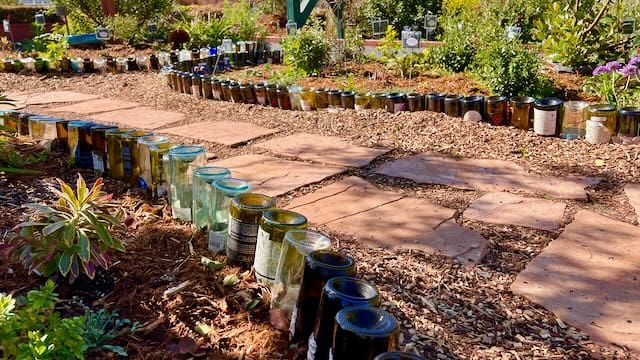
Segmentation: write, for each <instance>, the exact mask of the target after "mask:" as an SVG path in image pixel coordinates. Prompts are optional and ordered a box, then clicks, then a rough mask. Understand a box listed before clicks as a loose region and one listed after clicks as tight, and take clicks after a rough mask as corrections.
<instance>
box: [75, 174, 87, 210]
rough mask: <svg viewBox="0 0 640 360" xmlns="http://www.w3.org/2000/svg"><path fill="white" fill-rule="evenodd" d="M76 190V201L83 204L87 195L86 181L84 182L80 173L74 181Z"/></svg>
mask: <svg viewBox="0 0 640 360" xmlns="http://www.w3.org/2000/svg"><path fill="white" fill-rule="evenodd" d="M76 192H77V193H78V203H80V204H84V202H85V200H86V195H87V183H85V181H84V179H83V178H82V175H80V174H78V181H77V182H76Z"/></svg>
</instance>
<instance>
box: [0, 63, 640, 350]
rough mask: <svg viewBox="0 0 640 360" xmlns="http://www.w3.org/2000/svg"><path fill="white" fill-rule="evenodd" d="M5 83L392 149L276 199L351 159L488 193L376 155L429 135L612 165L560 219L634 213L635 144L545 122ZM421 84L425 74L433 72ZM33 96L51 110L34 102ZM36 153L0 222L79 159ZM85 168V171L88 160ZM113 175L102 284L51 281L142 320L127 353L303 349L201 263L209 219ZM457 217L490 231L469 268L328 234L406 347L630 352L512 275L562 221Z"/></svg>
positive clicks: (498, 152)
mask: <svg viewBox="0 0 640 360" xmlns="http://www.w3.org/2000/svg"><path fill="white" fill-rule="evenodd" d="M446 79H448V80H446ZM323 81H324V80H323ZM436 81H442V83H443V84H444V83H448V84H451V86H452V87H451V88H448V89H441V90H446V91H447V92H465V91H467V92H475V90H472V89H471V87H475V86H476V85H469V83H468V79H466V78H463V77H460V76H454V77H449V78H441V79H434V80H432V82H433V83H435V82H436ZM575 81H576V79H568V80H567V84H569V85H567V86H575V85H571V84H574V83H575ZM0 84H2V85H0V87H1V88H2V90H5V91H6V90H10V91H28V92H37V91H47V90H54V89H55V90H59V89H65V90H74V91H78V92H85V93H91V94H99V95H101V96H103V97H110V98H116V99H120V100H126V101H135V102H138V103H140V104H144V105H145V106H150V107H155V108H158V109H161V110H170V111H176V112H181V113H184V114H186V115H187V116H186V119H185V120H183V121H181V122H180V124H189V123H195V122H204V121H219V120H229V119H233V120H236V121H245V122H251V123H255V124H259V125H262V126H265V127H268V128H273V129H279V130H281V133H279V134H277V135H271V136H267V137H264V138H261V139H260V140H258V141H262V140H264V139H269V138H271V137H273V136H285V135H287V134H291V133H296V132H306V133H313V134H321V135H331V136H339V137H342V138H346V139H348V140H349V141H350V142H352V143H354V144H357V145H362V146H375V145H379V146H385V147H391V148H394V149H395V150H393V151H392V152H390V153H388V154H386V155H384V156H382V157H380V158H378V159H377V160H375V161H374V162H373V163H372V164H370V165H369V166H368V167H364V168H360V169H352V170H349V171H347V173H345V174H343V175H338V176H335V177H332V178H329V179H326V180H324V181H322V182H320V183H318V184H313V185H309V186H305V187H303V188H300V189H298V190H295V191H292V192H290V193H287V194H284V195H282V196H280V197H279V198H278V205H279V206H281V207H284V206H285V205H286V204H287V203H288V202H289V201H290V200H291V199H293V198H295V197H297V196H300V195H302V194H306V193H309V192H311V191H313V190H315V189H317V188H319V187H321V186H324V185H327V184H330V183H333V182H335V181H338V180H339V179H341V178H342V177H344V176H351V175H356V176H360V177H362V178H365V179H366V180H368V181H370V182H372V183H374V184H375V185H376V186H379V187H381V188H383V189H385V190H390V191H396V192H401V193H404V194H408V195H411V196H415V197H419V198H425V199H428V200H430V201H432V202H434V203H436V204H439V205H442V206H446V207H449V208H454V209H457V210H459V212H460V213H462V211H464V210H465V209H466V208H467V207H468V206H469V204H470V202H472V201H473V200H475V199H478V198H479V197H480V196H482V195H483V194H482V193H480V192H477V191H465V190H456V189H451V188H448V187H444V186H439V185H421V184H416V183H414V182H412V181H408V180H403V179H397V178H389V177H386V176H382V175H376V174H373V173H372V171H371V170H372V169H373V168H374V167H375V166H376V165H378V164H381V163H383V162H386V161H389V160H393V159H397V158H401V157H405V156H408V155H413V154H416V153H420V152H425V151H430V150H435V151H439V152H442V153H446V154H450V155H453V156H458V157H468V158H491V159H501V160H510V161H514V162H516V163H518V164H519V165H521V166H523V167H524V168H526V169H527V170H528V171H530V172H532V173H534V174H539V175H554V176H567V175H570V174H574V175H583V176H594V177H602V178H604V179H605V180H604V181H603V182H602V183H600V184H599V185H597V186H595V187H593V188H590V189H588V193H589V201H588V202H578V201H567V205H568V206H567V211H566V212H565V215H564V218H563V220H562V224H563V226H564V225H566V224H568V223H569V222H571V221H572V219H573V217H574V215H575V214H576V213H577V211H579V210H580V209H589V210H593V211H597V212H600V213H602V214H604V215H607V216H611V217H614V218H616V219H618V220H621V221H626V222H630V223H633V224H635V223H636V220H635V216H634V212H633V209H632V208H631V206H630V205H629V204H628V201H627V200H626V197H625V196H624V193H623V190H622V189H623V186H624V184H625V183H627V182H631V181H633V180H634V179H637V171H638V170H637V169H638V168H639V166H640V148H639V147H638V146H623V145H615V144H609V145H598V146H593V145H588V144H586V143H583V142H569V141H563V140H560V139H549V138H540V137H536V136H535V135H533V134H532V133H531V132H522V131H518V130H516V129H512V128H506V127H500V128H496V127H492V126H489V125H487V124H470V123H468V122H464V123H463V122H462V121H461V120H460V119H454V118H449V117H447V116H445V115H442V114H434V113H429V112H423V113H412V114H409V113H402V114H397V115H392V114H388V113H385V112H371V113H364V114H363V113H356V112H354V111H342V112H337V113H329V112H313V113H302V112H282V111H280V110H277V109H271V108H263V107H259V106H251V105H241V104H230V103H220V102H212V101H205V100H198V99H193V98H191V97H186V96H182V95H179V94H175V93H173V92H172V91H171V90H169V89H168V88H167V87H166V86H165V85H164V84H162V82H161V80H160V78H159V77H158V76H157V75H156V74H148V73H135V74H117V75H83V76H65V77H54V78H36V77H25V76H20V75H13V74H0ZM420 86H423V87H424V89H425V90H426V89H427V88H428V86H430V85H429V80H426V81H425V84H421V85H420ZM455 86H458V87H457V88H455ZM576 88H577V87H576ZM29 110H30V111H34V112H42V113H46V109H44V108H42V107H33V108H30V109H29ZM56 115H60V114H56ZM63 115H68V114H63ZM180 124H172V126H175V125H180ZM158 132H162V129H160V130H158ZM205 145H206V146H207V148H208V150H209V151H210V153H211V154H212V155H211V157H212V158H226V157H229V156H235V155H239V154H244V153H268V151H266V150H257V149H255V148H253V147H252V146H251V145H252V143H249V144H248V145H245V146H239V147H235V148H229V147H225V146H222V145H217V144H213V143H208V144H205ZM63 163H64V162H63ZM42 166H44V168H42V170H44V171H46V176H36V177H26V176H19V177H15V176H8V175H0V183H2V184H6V186H4V185H3V186H0V200H1V201H0V212H2V213H3V217H2V219H0V230H1V231H2V232H4V231H6V230H7V229H9V228H11V227H12V226H13V225H14V224H15V223H16V221H18V214H19V213H20V209H19V208H18V206H19V205H21V204H22V203H25V202H33V201H37V200H38V199H44V198H46V197H47V192H46V185H48V184H53V178H54V177H60V178H64V179H67V180H68V181H70V180H72V179H73V177H74V174H75V172H76V170H74V169H69V168H67V167H66V166H54V165H52V164H51V162H49V163H47V165H46V166H45V165H42ZM85 175H86V178H87V179H88V181H89V182H91V181H92V179H93V175H92V174H85ZM107 191H109V192H115V193H116V194H117V196H116V199H117V200H118V201H120V202H121V203H122V205H123V208H125V209H126V211H127V215H128V218H127V221H126V225H127V228H126V230H124V231H123V232H122V233H121V234H120V235H121V236H122V238H123V239H125V240H126V244H127V252H126V253H124V254H118V255H117V256H116V265H115V266H113V267H112V268H111V270H109V271H108V272H106V273H105V274H104V276H103V277H104V281H101V282H100V285H89V284H87V285H86V286H76V285H78V284H76V285H74V286H73V287H69V286H64V285H62V284H61V285H60V289H59V291H60V293H61V295H62V297H63V298H65V299H69V298H71V297H72V296H78V298H79V299H82V300H83V301H86V302H88V303H89V304H90V305H93V306H103V307H107V308H110V309H119V310H120V312H121V314H122V315H123V316H126V317H129V318H130V319H132V320H135V321H139V322H141V323H142V324H143V329H142V330H141V331H140V332H137V333H135V334H133V335H131V336H129V337H127V338H123V339H120V340H119V341H120V342H122V345H126V347H127V349H128V350H129V352H130V354H131V357H132V358H134V359H155V358H190V357H193V356H198V355H202V356H203V357H206V358H213V359H224V358H233V359H238V358H245V359H279V358H283V359H294V358H304V353H305V349H304V347H303V346H295V345H294V346H293V347H290V346H289V344H288V343H287V334H286V333H285V332H283V331H281V330H277V329H275V328H274V327H273V326H272V325H271V324H270V322H269V312H268V292H267V291H266V289H264V288H261V287H259V286H258V285H256V283H255V280H254V278H253V275H252V274H251V273H246V272H244V269H239V268H236V267H232V266H225V268H223V269H222V270H220V271H219V272H212V271H209V270H206V269H205V268H204V266H203V265H201V263H200V257H201V256H209V254H208V253H207V251H206V249H205V246H204V235H203V234H200V233H195V234H194V233H193V232H192V231H191V228H190V226H189V225H188V224H180V223H177V222H175V221H172V220H170V218H169V216H168V212H167V210H168V209H167V207H166V204H163V203H149V202H148V201H147V200H146V199H144V198H143V197H142V196H141V194H139V193H137V192H136V191H135V190H127V187H126V186H125V184H122V183H118V182H114V181H110V180H109V181H107ZM5 214H6V215H7V216H4V215H5ZM457 221H458V223H460V224H462V225H464V226H465V227H467V228H469V229H472V230H475V231H477V232H479V233H480V234H481V235H482V236H484V237H485V238H486V239H487V240H489V242H490V248H489V252H488V254H487V256H486V257H485V258H484V259H483V261H482V262H481V263H480V265H478V266H477V267H475V268H469V267H464V266H461V265H458V264H455V263H453V262H452V261H451V260H450V259H447V258H444V257H441V256H435V255H425V254H423V253H420V252H416V251H399V252H397V253H396V252H391V251H387V250H382V249H370V248H367V247H365V246H363V245H362V244H359V243H357V242H355V241H353V239H351V238H349V237H348V236H345V235H344V234H340V233H331V235H332V236H333V237H334V239H335V244H336V245H337V246H336V247H337V248H339V249H342V250H344V251H346V252H347V253H349V254H350V255H352V256H354V258H355V259H356V261H357V264H358V271H359V273H360V274H361V276H362V277H363V278H365V279H366V280H369V281H371V282H373V283H374V284H375V285H376V286H378V288H379V289H380V292H381V294H382V296H383V298H384V304H383V307H384V308H386V309H388V310H390V311H391V312H392V313H393V314H394V315H396V316H397V317H398V319H399V320H400V321H401V323H402V325H403V326H402V328H403V330H402V341H401V344H402V348H403V349H404V350H407V351H417V352H419V353H421V354H425V355H427V356H428V357H430V358H435V359H450V358H451V359H457V358H460V359H485V358H487V359H488V358H503V359H522V358H544V359H549V358H571V359H579V358H596V359H599V358H632V356H633V355H632V354H631V353H630V352H628V351H626V350H624V349H620V348H617V347H613V346H602V345H598V344H594V343H593V342H592V341H590V340H589V339H588V338H587V337H586V336H585V335H584V334H583V333H581V332H580V330H579V329H576V328H574V327H572V326H571V325H570V324H565V323H564V322H562V321H561V320H560V319H558V318H557V317H556V316H554V315H553V314H552V313H551V312H549V311H547V310H545V309H544V308H542V307H540V306H538V305H535V304H533V303H531V302H530V301H528V300H526V299H524V298H522V297H520V296H516V295H514V294H513V293H511V291H510V290H509V287H510V284H511V283H512V282H513V280H514V279H515V277H516V276H517V274H518V273H519V272H520V271H521V270H522V269H524V267H525V266H526V265H527V264H528V263H529V262H530V261H531V260H532V259H533V258H534V257H535V256H536V255H538V254H539V253H540V252H541V251H542V250H543V249H544V248H545V247H546V245H547V244H548V243H549V242H550V241H552V240H553V239H555V238H557V237H558V236H559V234H560V232H561V230H557V231H541V230H532V229H526V228H522V227H516V226H504V225H494V224H485V223H481V222H476V221H470V220H465V219H462V218H461V217H459V218H458V219H457ZM320 230H326V229H320ZM218 260H222V258H219V259H218ZM231 273H236V274H238V275H239V276H240V278H241V279H242V281H241V282H240V283H239V284H238V285H236V286H235V287H233V288H225V287H224V286H222V279H223V278H224V276H225V275H227V274H231ZM41 281H42V280H41V279H37V278H35V277H33V276H27V275H26V274H25V272H24V270H22V268H21V267H20V266H19V265H17V264H13V263H2V264H1V265H0V289H2V290H3V291H5V290H8V291H16V292H24V291H26V290H27V289H30V288H33V287H34V286H35V285H36V284H37V283H39V282H41ZM185 282H188V283H187V285H186V287H185V288H184V289H182V290H181V291H179V292H177V293H175V294H169V295H165V292H166V291H167V290H168V289H170V288H174V287H175V286H177V285H179V284H184V283H185ZM260 298H262V300H261V301H260V302H259V303H258V305H257V306H256V307H255V308H253V309H252V310H246V308H247V306H248V305H249V304H251V303H252V301H253V300H254V299H260ZM199 323H204V324H207V325H210V326H211V328H212V330H211V332H210V333H209V334H208V335H206V336H202V335H200V334H198V333H196V330H195V329H196V327H197V325H198V324H199ZM180 351H182V352H183V353H182V354H180ZM99 355H100V356H107V355H105V354H99Z"/></svg>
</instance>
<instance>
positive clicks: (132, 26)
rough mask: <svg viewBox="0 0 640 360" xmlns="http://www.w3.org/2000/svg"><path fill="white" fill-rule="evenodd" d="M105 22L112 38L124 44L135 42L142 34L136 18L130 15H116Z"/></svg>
mask: <svg viewBox="0 0 640 360" xmlns="http://www.w3.org/2000/svg"><path fill="white" fill-rule="evenodd" d="M107 24H108V26H109V28H110V29H111V34H112V36H113V38H114V39H116V40H118V41H120V42H122V43H124V44H129V45H132V44H135V43H136V40H138V39H140V37H141V35H142V34H141V32H140V27H139V25H138V20H136V18H135V17H133V16H130V15H116V16H114V17H112V18H110V19H108V20H107Z"/></svg>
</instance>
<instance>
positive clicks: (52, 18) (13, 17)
mask: <svg viewBox="0 0 640 360" xmlns="http://www.w3.org/2000/svg"><path fill="white" fill-rule="evenodd" d="M37 13H43V14H45V18H46V20H47V23H52V22H56V21H58V20H59V19H58V16H56V14H55V12H53V11H51V8H44V7H38V6H21V5H15V6H12V5H9V6H0V19H2V20H4V19H9V20H10V21H11V22H12V23H14V24H18V23H32V22H34V21H35V19H34V18H35V16H36V14H37Z"/></svg>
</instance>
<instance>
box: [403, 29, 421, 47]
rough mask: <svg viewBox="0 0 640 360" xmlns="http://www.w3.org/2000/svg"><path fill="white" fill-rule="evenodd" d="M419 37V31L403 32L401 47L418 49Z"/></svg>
mask: <svg viewBox="0 0 640 360" xmlns="http://www.w3.org/2000/svg"><path fill="white" fill-rule="evenodd" d="M421 37H422V32H420V31H412V30H403V31H402V47H403V48H405V49H419V48H420V38H421Z"/></svg>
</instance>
